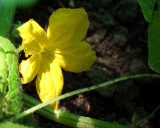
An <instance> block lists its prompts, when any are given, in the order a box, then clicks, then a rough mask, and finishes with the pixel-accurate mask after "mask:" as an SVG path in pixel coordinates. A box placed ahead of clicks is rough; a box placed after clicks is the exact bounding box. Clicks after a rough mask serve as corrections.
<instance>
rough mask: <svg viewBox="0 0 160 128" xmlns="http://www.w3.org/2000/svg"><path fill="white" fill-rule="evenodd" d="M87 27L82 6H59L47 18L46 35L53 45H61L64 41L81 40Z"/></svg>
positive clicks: (86, 18) (86, 19)
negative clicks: (68, 7) (75, 7)
mask: <svg viewBox="0 0 160 128" xmlns="http://www.w3.org/2000/svg"><path fill="white" fill-rule="evenodd" d="M88 27H89V20H88V15H87V13H86V11H85V10H84V9H83V8H78V9H65V8H60V9H58V10H56V12H53V13H52V15H51V16H50V18H49V27H48V30H47V37H48V39H49V41H50V42H54V47H63V46H64V45H63V44H65V42H70V43H73V41H80V40H82V39H83V38H84V37H85V35H86V33H87V29H88Z"/></svg>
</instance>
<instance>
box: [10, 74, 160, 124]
mask: <svg viewBox="0 0 160 128" xmlns="http://www.w3.org/2000/svg"><path fill="white" fill-rule="evenodd" d="M141 77H155V78H160V75H159V74H137V75H133V76H125V77H120V78H117V79H114V80H111V81H108V82H104V83H102V84H99V85H94V86H91V87H87V88H83V89H79V90H76V91H73V92H69V93H66V94H64V95H61V96H59V97H56V98H54V99H52V100H49V101H47V102H44V103H41V104H38V105H36V106H34V107H32V108H30V109H28V110H26V111H24V112H22V113H20V114H17V115H16V116H14V117H12V118H10V120H11V121H15V120H18V119H20V118H22V117H24V116H26V115H28V114H30V113H32V112H34V111H37V110H38V109H41V108H43V107H45V106H47V105H48V104H51V103H53V102H55V101H58V100H62V99H64V98H67V97H70V96H73V95H76V94H79V93H83V92H87V91H91V90H95V89H97V88H100V87H104V86H108V85H111V84H114V83H117V82H120V81H124V80H127V79H134V78H141ZM24 97H25V94H23V98H24ZM27 101H28V102H29V101H30V98H29V99H27Z"/></svg>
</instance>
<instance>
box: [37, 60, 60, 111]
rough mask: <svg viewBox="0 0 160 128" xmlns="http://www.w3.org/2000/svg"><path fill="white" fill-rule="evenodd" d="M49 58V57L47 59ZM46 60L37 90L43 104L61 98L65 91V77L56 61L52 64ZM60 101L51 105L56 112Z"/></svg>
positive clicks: (38, 77) (39, 76)
mask: <svg viewBox="0 0 160 128" xmlns="http://www.w3.org/2000/svg"><path fill="white" fill-rule="evenodd" d="M46 58H47V57H46ZM46 58H44V60H43V62H42V63H41V68H40V71H39V72H38V75H37V80H36V88H37V92H38V95H39V97H40V99H41V101H42V102H46V101H48V100H51V99H53V98H55V97H57V96H59V95H60V94H61V92H62V89H63V75H62V71H61V68H60V66H59V65H58V63H57V62H56V61H52V62H50V61H49V60H47V59H46ZM58 105H59V101H57V102H55V103H53V104H50V107H52V108H53V109H54V110H57V109H58Z"/></svg>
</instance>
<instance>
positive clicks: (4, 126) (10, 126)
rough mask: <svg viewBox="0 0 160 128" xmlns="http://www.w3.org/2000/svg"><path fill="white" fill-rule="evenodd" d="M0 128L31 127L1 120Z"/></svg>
mask: <svg viewBox="0 0 160 128" xmlns="http://www.w3.org/2000/svg"><path fill="white" fill-rule="evenodd" d="M0 128H33V127H29V126H24V125H20V124H16V123H12V122H9V121H7V120H4V121H1V123H0Z"/></svg>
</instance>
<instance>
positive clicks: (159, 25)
mask: <svg viewBox="0 0 160 128" xmlns="http://www.w3.org/2000/svg"><path fill="white" fill-rule="evenodd" d="M148 51H149V60H148V63H149V66H150V67H151V68H152V69H153V70H154V71H156V72H158V73H160V9H158V10H157V11H154V15H153V18H152V20H151V24H150V25H149V27H148Z"/></svg>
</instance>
